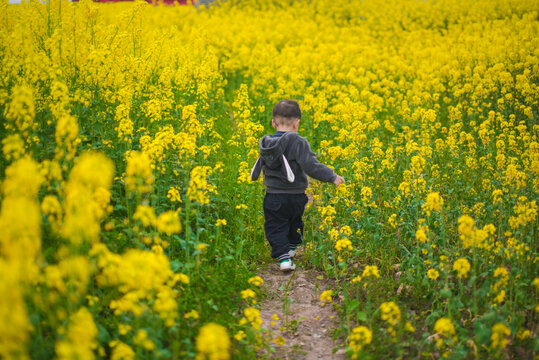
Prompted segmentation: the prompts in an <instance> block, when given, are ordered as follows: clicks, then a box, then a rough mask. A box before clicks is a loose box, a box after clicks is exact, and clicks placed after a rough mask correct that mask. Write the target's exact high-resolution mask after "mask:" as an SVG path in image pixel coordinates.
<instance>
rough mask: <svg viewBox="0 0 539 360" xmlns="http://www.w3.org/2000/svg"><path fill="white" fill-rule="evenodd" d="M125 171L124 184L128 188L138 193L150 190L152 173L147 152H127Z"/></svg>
mask: <svg viewBox="0 0 539 360" xmlns="http://www.w3.org/2000/svg"><path fill="white" fill-rule="evenodd" d="M125 173H126V176H125V185H126V186H127V189H128V190H130V191H133V192H136V193H139V194H145V193H149V192H151V191H152V186H153V183H154V175H153V170H152V162H151V160H150V157H149V156H148V154H146V153H144V152H138V151H131V152H130V153H128V155H127V167H126V169H125Z"/></svg>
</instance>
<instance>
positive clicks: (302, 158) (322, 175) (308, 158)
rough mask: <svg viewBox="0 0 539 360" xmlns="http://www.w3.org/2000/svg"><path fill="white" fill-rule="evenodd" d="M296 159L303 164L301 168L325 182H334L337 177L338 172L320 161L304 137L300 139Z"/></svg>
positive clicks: (300, 164)
mask: <svg viewBox="0 0 539 360" xmlns="http://www.w3.org/2000/svg"><path fill="white" fill-rule="evenodd" d="M296 161H297V162H298V164H299V166H301V169H302V170H303V171H305V173H306V174H307V175H309V176H310V177H312V178H314V179H317V180H320V181H323V182H333V181H335V179H336V178H337V174H335V173H334V172H333V170H331V169H330V168H329V167H327V166H326V165H324V164H322V163H320V162H319V161H318V159H317V158H316V155H315V154H314V153H313V152H312V150H311V146H310V145H309V143H308V142H307V140H305V139H303V138H301V139H300V141H298V148H297V154H296Z"/></svg>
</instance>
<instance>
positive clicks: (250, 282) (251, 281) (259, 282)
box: [247, 276, 264, 286]
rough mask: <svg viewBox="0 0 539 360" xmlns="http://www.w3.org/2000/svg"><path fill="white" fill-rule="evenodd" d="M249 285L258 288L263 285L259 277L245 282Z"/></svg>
mask: <svg viewBox="0 0 539 360" xmlns="http://www.w3.org/2000/svg"><path fill="white" fill-rule="evenodd" d="M247 282H248V283H249V284H253V285H254V286H260V285H262V284H263V283H264V280H262V278H261V277H260V276H253V277H251V278H249V280H247Z"/></svg>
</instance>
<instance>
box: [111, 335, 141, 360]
mask: <svg viewBox="0 0 539 360" xmlns="http://www.w3.org/2000/svg"><path fill="white" fill-rule="evenodd" d="M110 346H111V347H112V355H111V359H112V360H133V359H134V358H135V352H134V351H133V349H131V347H130V346H129V345H127V344H125V343H123V342H121V341H118V340H115V341H113V342H111V345H110Z"/></svg>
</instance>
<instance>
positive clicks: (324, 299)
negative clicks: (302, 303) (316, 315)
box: [320, 290, 333, 306]
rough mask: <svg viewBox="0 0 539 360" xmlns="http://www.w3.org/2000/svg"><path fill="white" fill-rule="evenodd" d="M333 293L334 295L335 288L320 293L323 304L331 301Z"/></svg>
mask: <svg viewBox="0 0 539 360" xmlns="http://www.w3.org/2000/svg"><path fill="white" fill-rule="evenodd" d="M332 295H333V290H326V291H323V292H322V294H320V301H321V302H322V306H324V305H326V303H330V302H331V296H332Z"/></svg>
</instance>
